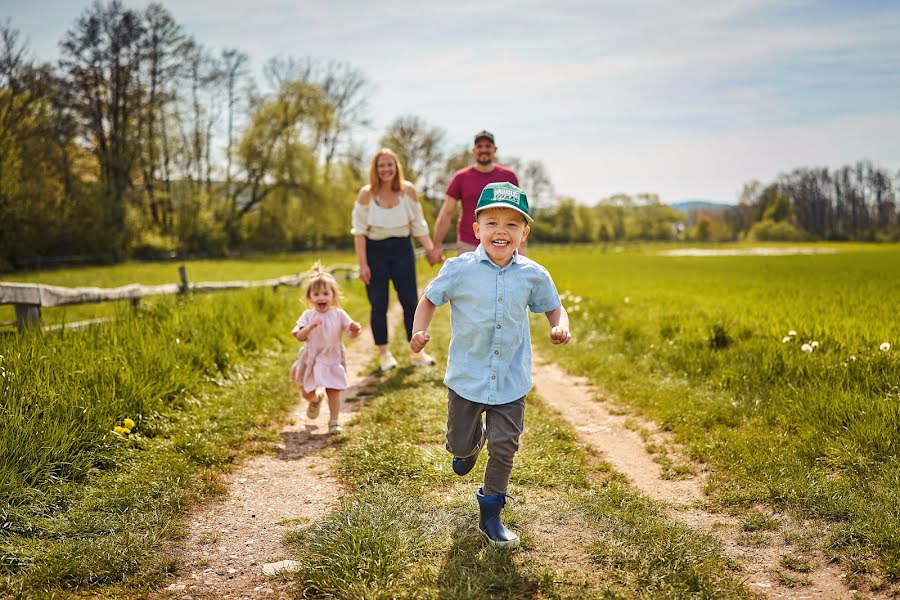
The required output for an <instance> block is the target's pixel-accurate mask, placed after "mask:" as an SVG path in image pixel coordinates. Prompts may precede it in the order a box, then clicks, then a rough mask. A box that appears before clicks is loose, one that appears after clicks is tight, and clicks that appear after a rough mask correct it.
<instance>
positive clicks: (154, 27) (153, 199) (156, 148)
mask: <svg viewBox="0 0 900 600" xmlns="http://www.w3.org/2000/svg"><path fill="white" fill-rule="evenodd" d="M144 23H145V29H146V34H145V36H144V39H143V53H144V62H145V69H146V75H145V77H146V80H147V86H146V95H147V97H146V101H145V105H144V110H145V114H144V118H143V120H142V123H143V126H144V128H143V131H142V132H141V137H142V147H143V157H142V161H141V162H142V179H143V187H144V194H145V203H146V210H147V212H148V215H149V220H150V224H151V225H152V226H153V227H155V228H160V229H162V230H163V231H166V230H168V229H169V228H171V226H172V218H173V216H172V204H171V191H172V190H171V177H170V175H169V173H168V168H167V167H168V165H167V164H166V163H167V161H166V160H164V158H165V157H168V156H169V152H168V147H167V146H168V140H167V136H166V133H165V127H166V111H167V107H168V106H169V105H170V104H172V103H173V102H174V100H175V98H176V95H175V84H176V82H177V80H178V79H179V77H180V73H181V69H182V57H183V55H184V54H185V52H186V50H187V48H188V47H189V46H190V44H191V41H190V39H189V38H188V37H187V36H186V35H185V33H184V31H183V30H182V28H181V26H180V25H178V23H176V22H175V19H174V18H173V17H172V15H171V13H169V12H168V11H167V10H166V9H165V8H164V7H163V6H162V5H161V4H158V3H152V4H150V5H149V6H148V7H147V9H146V11H144ZM160 178H163V179H164V185H165V192H166V193H165V197H164V198H161V197H160V189H159V181H160Z"/></svg>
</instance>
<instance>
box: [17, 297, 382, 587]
mask: <svg viewBox="0 0 900 600" xmlns="http://www.w3.org/2000/svg"><path fill="white" fill-rule="evenodd" d="M345 288H346V289H348V292H349V293H348V298H347V303H346V307H347V309H348V311H349V312H351V314H353V315H354V316H355V317H356V318H357V319H361V320H364V319H362V316H363V313H364V311H363V310H361V309H362V307H363V306H364V304H365V300H364V299H362V297H361V295H360V289H358V288H360V286H358V285H356V284H350V285H348V286H345ZM299 295H300V292H299V291H298V290H294V289H292V290H284V289H282V290H279V291H272V290H255V291H247V292H235V293H220V294H210V295H204V296H195V297H190V298H185V299H176V298H168V299H163V300H161V301H159V302H157V303H154V305H153V306H152V307H147V308H145V309H142V310H141V311H140V312H138V313H136V314H128V315H124V316H123V319H122V320H120V321H116V322H114V323H110V324H108V325H104V326H99V327H95V328H90V329H87V330H84V331H78V332H63V331H61V332H55V333H52V334H50V333H43V332H41V331H31V332H28V333H27V334H25V335H11V336H3V337H0V355H2V356H0V497H2V502H0V596H4V595H10V596H20V597H41V598H45V597H52V596H67V595H70V594H78V593H79V590H83V589H87V588H89V589H90V590H91V592H92V593H99V594H104V595H109V596H120V595H123V596H124V595H129V594H133V593H134V592H135V591H136V590H140V589H147V588H149V587H151V586H152V585H153V584H154V583H155V582H156V581H158V580H159V579H160V578H161V576H162V575H163V574H164V573H165V572H166V571H167V570H169V569H171V568H172V567H173V565H171V564H167V563H166V562H165V559H164V558H161V557H160V556H159V554H158V552H159V548H160V545H161V542H162V541H163V540H165V539H167V538H170V537H171V536H172V535H174V534H176V533H177V531H176V527H177V525H176V524H177V518H178V516H179V515H180V513H181V512H183V510H184V509H185V507H186V506H187V504H188V503H190V502H193V501H195V500H197V499H198V498H203V497H204V496H207V495H208V494H209V493H213V492H215V491H216V490H217V485H216V483H215V482H216V478H217V474H218V473H219V472H220V471H221V470H222V469H224V468H227V467H228V465H229V464H230V463H231V462H232V461H233V460H234V458H235V456H236V454H237V452H238V448H243V449H245V450H248V451H253V450H254V449H257V448H261V447H265V446H267V444H268V443H270V442H272V443H274V442H277V441H278V440H277V439H276V436H275V435H274V434H273V433H272V432H271V431H270V430H269V429H267V428H266V425H267V424H268V423H270V422H271V421H272V420H273V419H276V418H278V416H279V415H283V414H285V413H286V411H287V410H288V409H289V408H290V407H291V406H292V405H293V404H294V403H295V402H296V395H295V393H294V391H293V390H292V389H291V387H290V386H289V385H288V383H287V369H288V367H289V365H290V363H291V361H292V360H293V356H294V355H295V353H296V351H297V344H296V342H295V341H294V340H292V339H291V338H290V337H289V335H288V334H289V331H290V328H291V326H292V325H293V322H294V320H295V319H296V318H297V315H298V314H299V313H300V311H301V310H302V306H301V305H300V304H299V303H298V301H297V299H298V297H299ZM125 419H131V420H132V421H134V425H133V427H131V429H130V432H127V433H126V432H123V431H122V430H119V433H116V432H114V431H113V430H114V428H115V427H116V426H120V427H121V426H123V425H128V424H129V423H128V422H126V421H125Z"/></svg>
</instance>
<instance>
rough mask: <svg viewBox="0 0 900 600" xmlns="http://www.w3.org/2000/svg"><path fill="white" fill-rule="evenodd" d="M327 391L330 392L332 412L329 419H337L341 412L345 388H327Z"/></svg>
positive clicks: (329, 407)
mask: <svg viewBox="0 0 900 600" xmlns="http://www.w3.org/2000/svg"><path fill="white" fill-rule="evenodd" d="M325 393H326V394H328V411H329V412H330V413H331V416H330V417H329V419H328V420H329V421H337V420H338V416H339V415H340V414H341V399H342V397H343V395H344V393H343V390H335V389H332V388H325Z"/></svg>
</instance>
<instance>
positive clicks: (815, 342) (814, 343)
mask: <svg viewBox="0 0 900 600" xmlns="http://www.w3.org/2000/svg"><path fill="white" fill-rule="evenodd" d="M809 345H810V346H812V347H813V350H815V349H816V348H818V347H819V342H817V341H815V340H813V341H812V342H810V343H809Z"/></svg>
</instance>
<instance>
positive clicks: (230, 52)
mask: <svg viewBox="0 0 900 600" xmlns="http://www.w3.org/2000/svg"><path fill="white" fill-rule="evenodd" d="M249 61H250V58H249V56H247V54H246V53H244V52H241V51H240V50H238V49H236V48H226V49H225V50H223V51H222V54H221V64H222V73H223V78H224V82H225V94H226V101H225V107H226V115H227V116H226V121H227V131H226V134H225V193H226V194H230V193H231V185H232V179H231V178H232V163H233V161H234V117H235V111H236V109H237V105H238V101H239V100H238V95H237V88H238V85H239V84H240V83H241V82H242V81H244V80H246V78H247V77H248V76H249V69H248V64H249Z"/></svg>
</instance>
